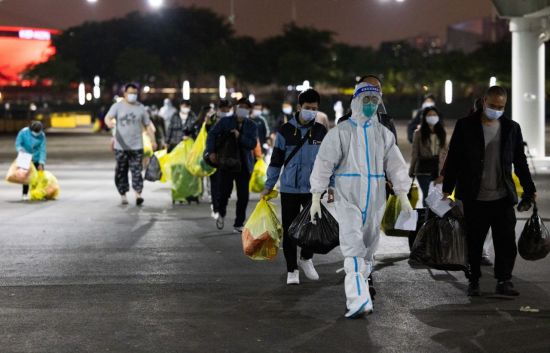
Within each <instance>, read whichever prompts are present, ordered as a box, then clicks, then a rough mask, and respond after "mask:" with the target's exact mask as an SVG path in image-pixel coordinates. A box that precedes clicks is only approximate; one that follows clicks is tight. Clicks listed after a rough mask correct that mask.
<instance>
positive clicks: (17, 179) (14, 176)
mask: <svg viewBox="0 0 550 353" xmlns="http://www.w3.org/2000/svg"><path fill="white" fill-rule="evenodd" d="M34 177H36V168H35V167H34V164H32V163H31V165H30V168H29V169H23V168H19V167H17V164H16V162H15V161H14V162H13V163H12V164H11V166H10V169H8V174H7V175H6V181H7V182H10V183H14V184H23V185H29V184H30V183H31V182H32V180H33V179H34Z"/></svg>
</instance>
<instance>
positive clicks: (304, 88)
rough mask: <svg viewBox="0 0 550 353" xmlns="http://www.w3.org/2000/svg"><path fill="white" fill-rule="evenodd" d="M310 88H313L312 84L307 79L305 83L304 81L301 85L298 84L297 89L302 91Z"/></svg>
mask: <svg viewBox="0 0 550 353" xmlns="http://www.w3.org/2000/svg"><path fill="white" fill-rule="evenodd" d="M310 88H311V85H310V83H309V81H308V80H305V81H304V83H302V84H301V85H298V86H296V90H297V91H300V92H303V91H307V90H308V89H310Z"/></svg>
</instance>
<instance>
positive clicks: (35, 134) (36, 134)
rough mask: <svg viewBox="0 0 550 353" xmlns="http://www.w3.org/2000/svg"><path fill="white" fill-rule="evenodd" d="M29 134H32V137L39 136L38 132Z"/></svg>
mask: <svg viewBox="0 0 550 353" xmlns="http://www.w3.org/2000/svg"><path fill="white" fill-rule="evenodd" d="M31 134H32V135H33V136H34V137H38V136H40V133H39V132H34V131H31Z"/></svg>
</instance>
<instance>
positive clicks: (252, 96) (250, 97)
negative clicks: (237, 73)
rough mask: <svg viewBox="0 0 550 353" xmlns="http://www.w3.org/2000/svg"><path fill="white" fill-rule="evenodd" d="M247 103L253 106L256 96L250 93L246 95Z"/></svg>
mask: <svg viewBox="0 0 550 353" xmlns="http://www.w3.org/2000/svg"><path fill="white" fill-rule="evenodd" d="M248 101H249V102H250V103H252V104H254V102H255V101H256V96H255V95H253V94H252V93H251V94H249V95H248Z"/></svg>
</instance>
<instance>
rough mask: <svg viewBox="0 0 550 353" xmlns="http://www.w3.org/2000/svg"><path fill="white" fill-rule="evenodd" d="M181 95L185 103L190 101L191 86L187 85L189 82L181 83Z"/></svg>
mask: <svg viewBox="0 0 550 353" xmlns="http://www.w3.org/2000/svg"><path fill="white" fill-rule="evenodd" d="M182 95H183V99H184V100H186V101H188V100H189V99H191V86H190V84H189V81H183V87H182Z"/></svg>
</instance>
